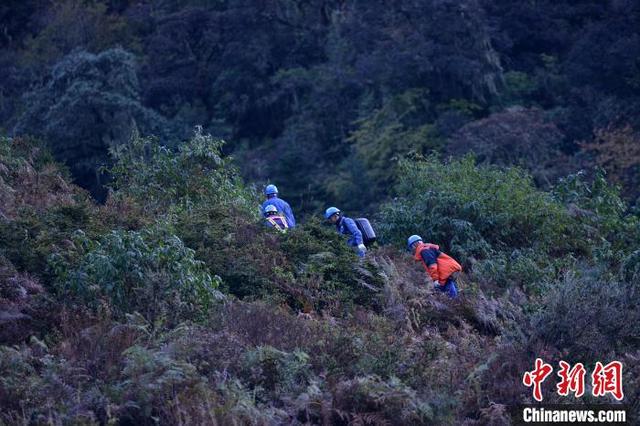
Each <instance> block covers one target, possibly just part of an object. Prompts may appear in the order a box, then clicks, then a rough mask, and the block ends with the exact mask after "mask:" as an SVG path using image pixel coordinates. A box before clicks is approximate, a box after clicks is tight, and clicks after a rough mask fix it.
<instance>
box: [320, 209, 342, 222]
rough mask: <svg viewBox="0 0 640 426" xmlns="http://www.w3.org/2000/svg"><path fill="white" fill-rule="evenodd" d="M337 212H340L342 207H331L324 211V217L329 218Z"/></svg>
mask: <svg viewBox="0 0 640 426" xmlns="http://www.w3.org/2000/svg"><path fill="white" fill-rule="evenodd" d="M336 213H340V209H339V208H337V207H329V208H328V209H327V210H326V211H325V212H324V218H325V219H329V218H330V217H331V216H333V215H334V214H336Z"/></svg>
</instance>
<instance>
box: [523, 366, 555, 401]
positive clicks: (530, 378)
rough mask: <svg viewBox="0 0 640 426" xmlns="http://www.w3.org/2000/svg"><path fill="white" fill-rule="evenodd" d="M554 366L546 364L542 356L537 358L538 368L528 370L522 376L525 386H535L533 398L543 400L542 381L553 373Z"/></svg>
mask: <svg viewBox="0 0 640 426" xmlns="http://www.w3.org/2000/svg"><path fill="white" fill-rule="evenodd" d="M552 371H553V367H552V366H551V365H549V364H546V363H545V362H544V361H543V360H541V359H540V358H536V368H535V370H533V371H527V372H526V373H524V377H522V383H524V385H525V386H527V387H531V386H533V398H534V399H535V400H536V401H542V382H544V380H545V379H546V378H547V376H549V374H551V372H552Z"/></svg>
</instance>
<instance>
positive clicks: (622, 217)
mask: <svg viewBox="0 0 640 426" xmlns="http://www.w3.org/2000/svg"><path fill="white" fill-rule="evenodd" d="M554 197H555V198H556V199H558V200H560V201H561V202H562V203H564V204H565V205H567V206H568V209H569V211H570V212H571V214H572V216H573V218H574V226H573V227H572V229H571V231H572V234H573V235H574V236H575V238H576V239H580V241H581V242H582V244H583V245H584V251H586V252H587V253H590V254H591V255H592V256H593V257H594V258H595V260H604V261H610V262H614V263H616V264H617V263H618V262H619V261H620V259H622V258H623V257H624V256H625V254H626V253H629V252H630V251H631V250H634V249H636V248H637V247H638V241H640V218H639V217H638V216H637V215H634V214H631V213H630V212H629V208H628V206H627V204H626V203H625V202H624V200H623V199H622V198H621V197H620V189H619V188H618V187H616V186H614V185H611V184H610V183H608V182H607V180H606V175H605V172H604V171H603V170H597V171H596V173H595V176H594V177H593V179H592V180H591V181H589V180H588V179H587V178H586V174H585V173H584V172H579V173H576V174H573V175H570V176H567V177H566V178H564V179H561V180H560V182H559V184H558V185H557V186H556V187H555V188H554Z"/></svg>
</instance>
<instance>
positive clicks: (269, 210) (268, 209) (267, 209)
mask: <svg viewBox="0 0 640 426" xmlns="http://www.w3.org/2000/svg"><path fill="white" fill-rule="evenodd" d="M269 213H278V209H277V208H276V206H274V205H273V204H269V205H268V206H267V207H265V208H264V214H269Z"/></svg>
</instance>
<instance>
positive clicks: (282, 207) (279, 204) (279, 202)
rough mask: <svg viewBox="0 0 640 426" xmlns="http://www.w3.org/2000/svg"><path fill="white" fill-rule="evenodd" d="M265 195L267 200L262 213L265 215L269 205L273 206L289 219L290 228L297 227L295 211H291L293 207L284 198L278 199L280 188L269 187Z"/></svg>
mask: <svg viewBox="0 0 640 426" xmlns="http://www.w3.org/2000/svg"><path fill="white" fill-rule="evenodd" d="M264 195H266V196H267V199H266V200H265V201H264V203H262V213H263V214H264V213H265V209H266V208H267V206H268V205H273V206H275V207H276V209H278V211H279V212H281V213H282V214H284V217H285V218H286V219H287V224H288V225H289V228H293V227H295V226H296V219H295V217H293V211H292V210H291V206H289V203H287V202H286V201H285V200H283V199H282V198H278V188H277V187H276V186H275V185H267V187H266V188H265V189H264Z"/></svg>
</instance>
